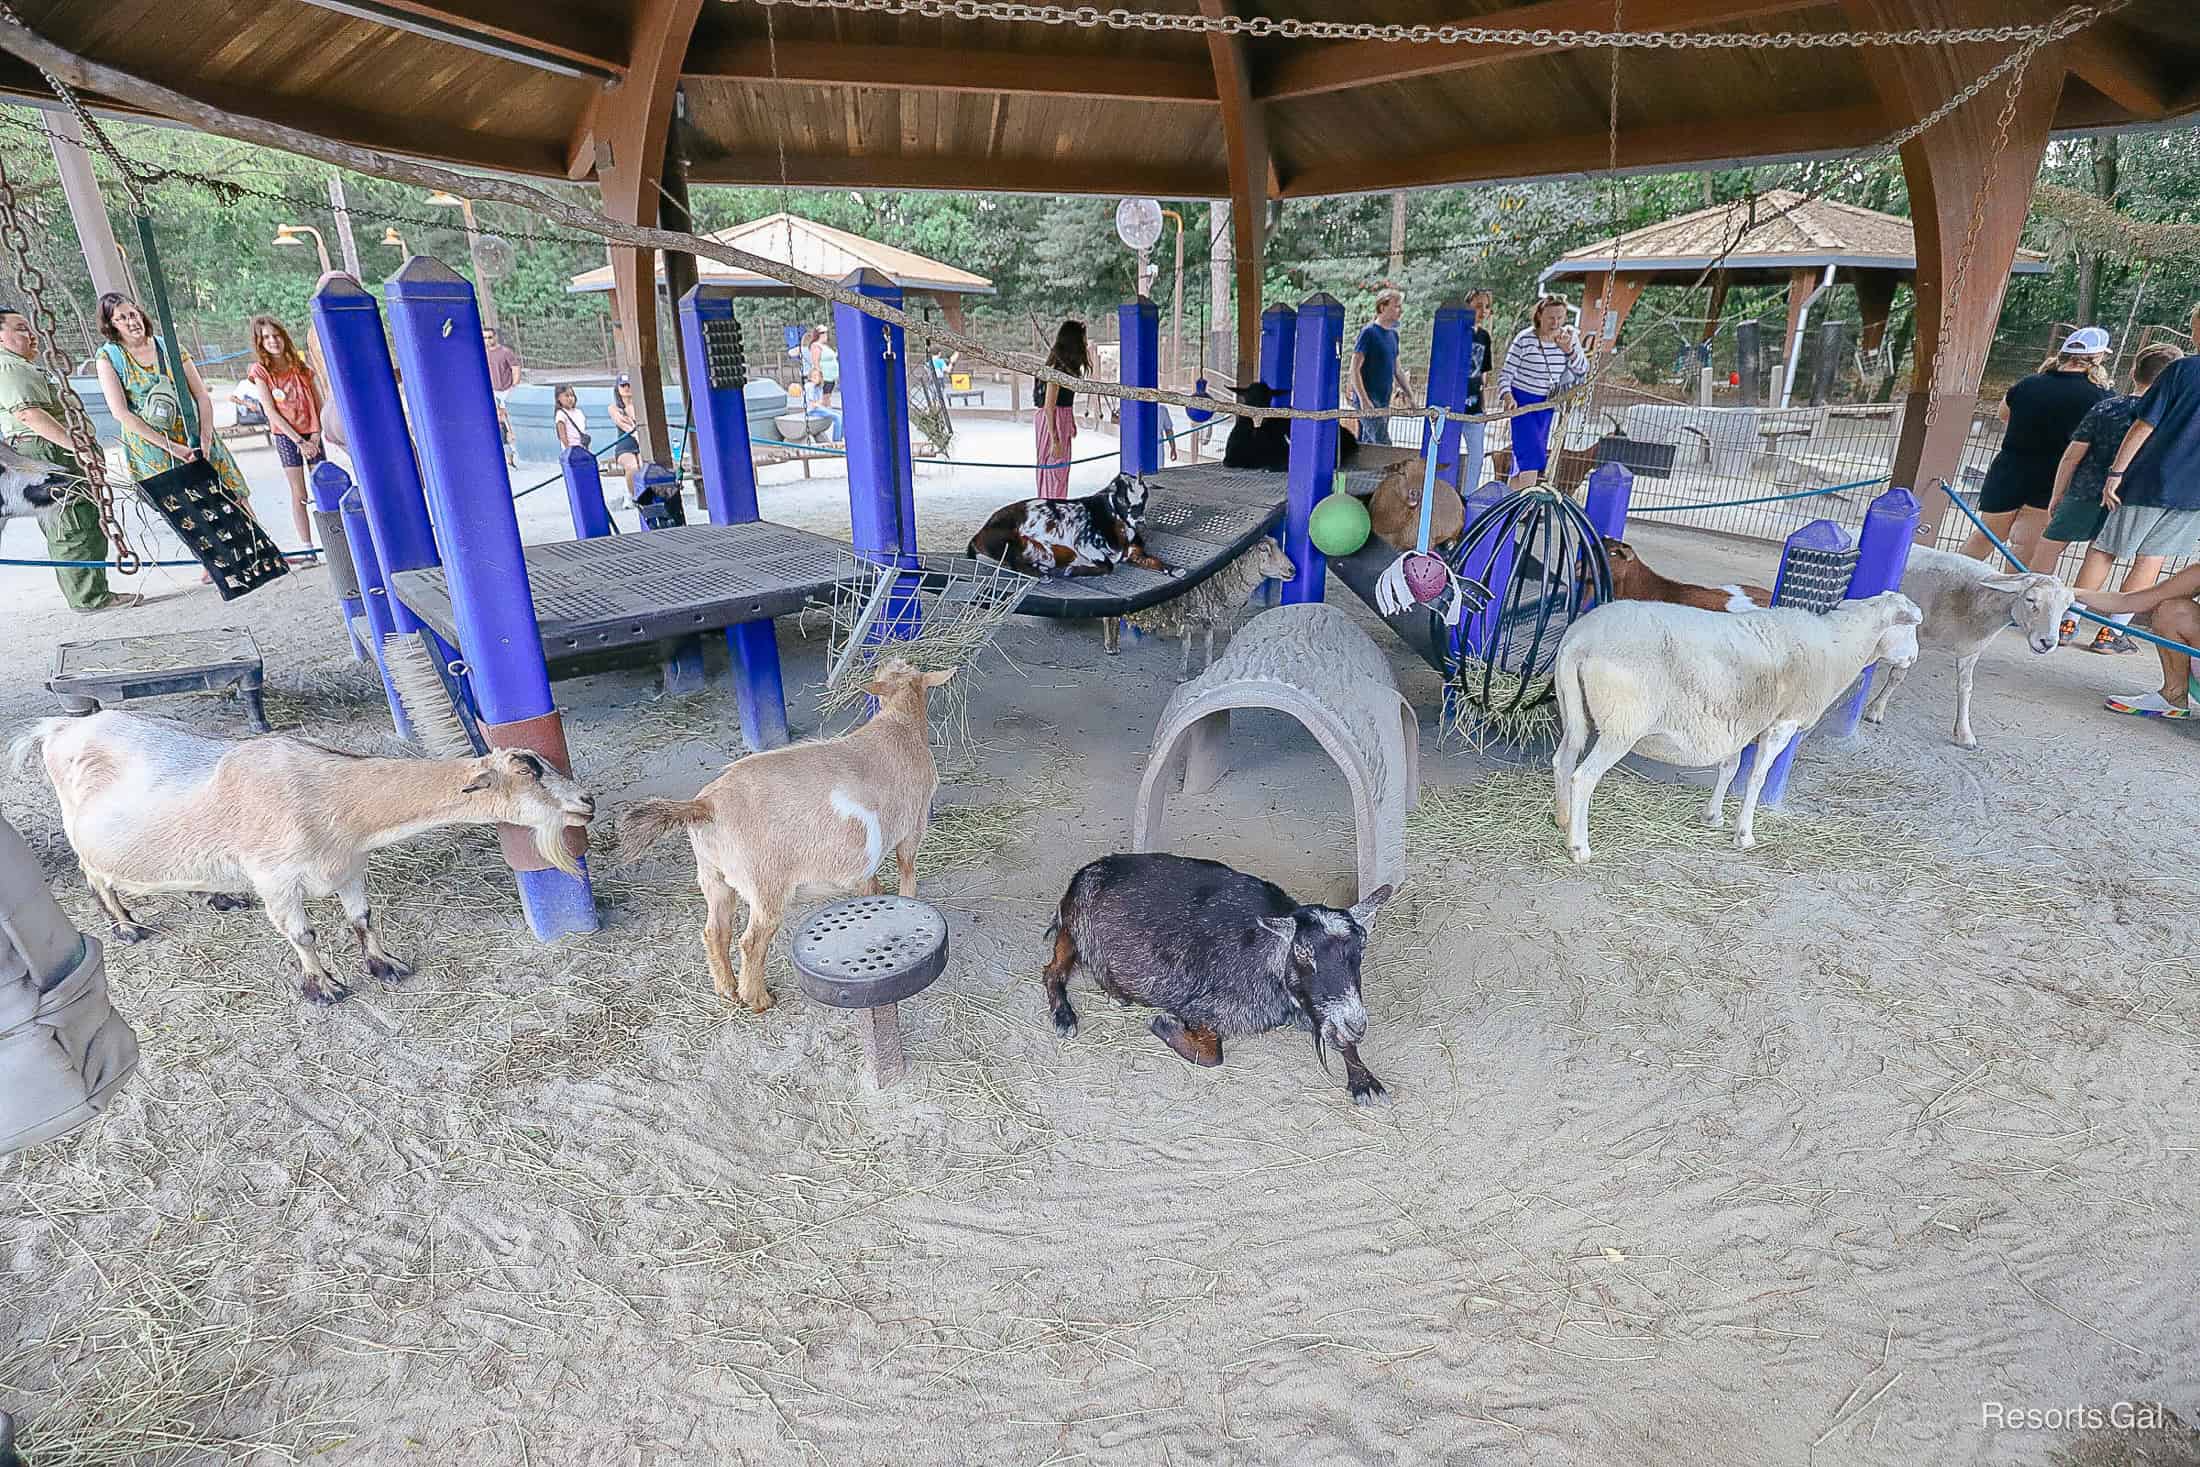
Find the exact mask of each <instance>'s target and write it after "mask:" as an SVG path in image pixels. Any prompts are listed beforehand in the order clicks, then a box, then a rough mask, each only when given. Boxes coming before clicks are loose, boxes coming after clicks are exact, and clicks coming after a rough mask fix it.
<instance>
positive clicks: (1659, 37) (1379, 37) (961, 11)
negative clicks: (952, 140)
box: [729, 0, 2121, 51]
mask: <svg viewBox="0 0 2200 1467" xmlns="http://www.w3.org/2000/svg"><path fill="white" fill-rule="evenodd" d="M729 3H730V0H729ZM748 3H750V4H752V5H760V6H765V7H771V6H778V5H789V6H793V7H795V8H796V9H800V10H841V11H861V12H871V13H876V14H881V15H897V16H899V15H917V16H923V17H925V18H926V19H928V20H993V21H1008V22H1014V23H1021V24H1026V25H1069V26H1078V27H1081V28H1084V29H1093V28H1105V29H1108V30H1119V31H1180V32H1192V33H1198V34H1208V33H1219V34H1223V35H1236V36H1252V37H1256V38H1267V37H1282V38H1284V39H1286V40H1317V41H1387V42H1392V43H1397V44H1403V45H1417V46H1426V45H1440V46H1527V47H1533V48H1536V49H1538V50H1560V49H1564V50H1573V49H1585V48H1594V47H1600V46H1631V47H1636V48H1638V49H1643V50H1656V49H1660V48H1666V47H1671V48H1675V49H1682V50H1695V51H1739V50H1774V51H1791V50H1823V49H1827V48H1834V47H1849V46H1954V45H1964V44H1976V43H1981V42H1987V43H1999V44H2008V43H2010V42H2023V41H2032V40H2039V39H2044V38H2049V33H2050V32H2052V31H2054V30H2055V29H2056V28H2057V27H2058V26H2060V25H2062V24H2063V23H2064V22H2065V21H2067V20H2068V19H2069V18H2070V17H2072V16H2073V15H2082V16H2083V17H2084V19H2083V20H2081V21H2079V22H2078V23H2079V24H2081V25H2083V24H2085V23H2087V22H2090V21H2091V20H2093V19H2094V18H2095V17H2097V16H2098V15H2101V14H2105V13H2106V12H2107V9H2108V8H2109V7H2091V6H2077V7H2073V8H2072V9H2070V10H2066V11H2064V12H2063V13H2062V15H2060V16H2058V17H2056V19H2055V20H2053V21H2050V22H2048V23H2046V24H2044V25H1993V26H1971V27H1968V28H1963V29H1937V30H1926V29H1917V30H1906V31H1773V32H1766V33H1750V32H1732V31H1622V30H1619V29H1618V28H1617V27H1615V28H1613V29H1612V30H1608V31H1595V30H1551V29H1548V28H1538V29H1525V28H1522V27H1518V26H1474V25H1382V24H1376V23H1373V22H1364V21H1341V20H1299V19H1295V18H1288V19H1276V18H1273V17H1270V16H1265V15H1250V16H1248V15H1215V16H1209V15H1202V14H1198V13H1196V12H1195V13H1192V14H1177V13H1171V12H1159V11H1148V10H1127V9H1123V8H1121V7H1115V8H1111V9H1107V10H1103V9H1101V8H1100V7H1099V6H1097V5H1076V6H1070V5H1036V4H1026V3H1023V0H748ZM2113 8H2117V9H2120V8H2121V7H2120V6H2117V7H2113Z"/></svg>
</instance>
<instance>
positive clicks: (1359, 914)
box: [1352, 882, 1398, 927]
mask: <svg viewBox="0 0 2200 1467" xmlns="http://www.w3.org/2000/svg"><path fill="white" fill-rule="evenodd" d="M1397 894H1398V888H1397V887H1395V886H1392V885H1390V884H1389V883H1388V882H1385V883H1384V884H1383V885H1381V886H1378V887H1376V888H1375V889H1374V890H1373V891H1371V892H1369V893H1368V894H1367V895H1366V896H1364V897H1361V898H1360V899H1359V900H1358V901H1356V902H1354V903H1353V904H1352V920H1353V921H1355V922H1357V923H1359V924H1360V925H1361V926H1362V927H1365V926H1366V925H1367V924H1368V919H1369V918H1371V917H1373V916H1374V915H1375V909H1376V908H1378V907H1380V906H1381V905H1382V904H1383V903H1384V902H1387V901H1389V900H1390V899H1391V898H1392V897H1394V896H1396V895H1397Z"/></svg>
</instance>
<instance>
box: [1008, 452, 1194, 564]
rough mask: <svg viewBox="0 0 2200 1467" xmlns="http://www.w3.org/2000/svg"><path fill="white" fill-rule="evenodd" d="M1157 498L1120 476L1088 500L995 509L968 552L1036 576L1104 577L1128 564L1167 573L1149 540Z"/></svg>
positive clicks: (1131, 477) (1132, 478)
mask: <svg viewBox="0 0 2200 1467" xmlns="http://www.w3.org/2000/svg"><path fill="white" fill-rule="evenodd" d="M1152 494H1153V486H1152V485H1150V484H1148V483H1147V482H1146V481H1145V480H1144V479H1142V478H1140V477H1138V476H1137V475H1135V474H1117V475H1116V476H1115V482H1113V483H1111V484H1110V485H1108V487H1107V488H1105V489H1103V490H1101V491H1100V492H1099V493H1097V494H1087V495H1086V496H1085V497H1084V498H1082V499H1019V500H1018V501H1016V502H1015V503H1014V504H1004V505H1002V506H1001V507H1000V508H999V509H997V510H995V511H993V514H992V516H991V517H990V518H989V519H987V520H986V522H985V526H984V528H982V529H980V530H979V531H978V533H977V534H975V535H973V536H971V537H970V546H969V549H968V552H967V553H968V554H969V556H970V558H971V559H972V560H990V561H993V562H995V563H996V564H999V565H1004V566H1007V567H1008V568H1009V569H1010V570H1019V571H1023V572H1024V573H1025V574H1027V575H1034V576H1104V575H1106V574H1107V573H1108V572H1109V571H1111V570H1114V569H1115V567H1116V565H1117V564H1118V563H1119V562H1122V561H1129V562H1130V563H1131V564H1132V565H1135V566H1139V567H1141V568H1143V569H1145V570H1154V571H1165V570H1167V569H1168V567H1167V566H1165V565H1163V564H1162V563H1161V562H1160V561H1159V560H1157V559H1155V558H1154V556H1153V554H1152V553H1151V552H1149V551H1148V550H1147V549H1146V542H1145V539H1144V534H1145V527H1146V504H1147V501H1148V500H1149V499H1150V498H1151V497H1152Z"/></svg>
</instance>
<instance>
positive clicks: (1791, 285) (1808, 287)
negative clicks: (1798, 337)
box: [1773, 254, 2016, 407]
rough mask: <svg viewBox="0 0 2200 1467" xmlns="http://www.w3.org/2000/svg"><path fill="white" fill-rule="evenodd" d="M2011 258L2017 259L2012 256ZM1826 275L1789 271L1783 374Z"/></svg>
mask: <svg viewBox="0 0 2200 1467" xmlns="http://www.w3.org/2000/svg"><path fill="white" fill-rule="evenodd" d="M2010 258H2011V259H2014V258H2016V257H2015V255H2013V254H2012V255H2011V256H2010ZM1824 273H1825V272H1823V271H1821V270H1815V269H1813V270H1790V271H1788V324H1787V330H1786V331H1784V332H1782V333H1781V334H1780V368H1781V370H1782V371H1783V372H1784V371H1786V370H1787V366H1788V364H1789V363H1790V362H1793V361H1795V360H1796V356H1795V333H1796V332H1797V331H1798V330H1799V329H1801V327H1802V324H1803V311H1804V309H1805V308H1806V307H1807V306H1808V305H1809V303H1810V295H1811V292H1812V291H1814V290H1816V289H1817V288H1818V282H1819V281H1820V280H1821V279H1822V278H1823V277H1824ZM1789 385H1790V386H1793V385H1794V384H1792V383H1790V384H1789ZM1773 406H1774V407H1778V406H1779V404H1778V403H1774V404H1773Z"/></svg>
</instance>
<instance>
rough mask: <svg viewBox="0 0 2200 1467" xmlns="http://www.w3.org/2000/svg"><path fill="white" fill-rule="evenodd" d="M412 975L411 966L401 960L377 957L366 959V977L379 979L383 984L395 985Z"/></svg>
mask: <svg viewBox="0 0 2200 1467" xmlns="http://www.w3.org/2000/svg"><path fill="white" fill-rule="evenodd" d="M412 975H413V967H412V964H410V963H408V962H406V961H404V960H403V959H402V958H392V957H379V958H369V959H367V976H368V977H370V978H379V979H381V980H382V981H383V982H384V983H396V982H398V981H399V980H401V979H405V978H410V977H412Z"/></svg>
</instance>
